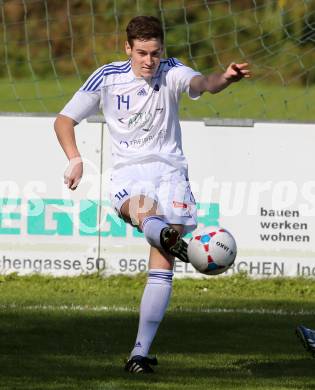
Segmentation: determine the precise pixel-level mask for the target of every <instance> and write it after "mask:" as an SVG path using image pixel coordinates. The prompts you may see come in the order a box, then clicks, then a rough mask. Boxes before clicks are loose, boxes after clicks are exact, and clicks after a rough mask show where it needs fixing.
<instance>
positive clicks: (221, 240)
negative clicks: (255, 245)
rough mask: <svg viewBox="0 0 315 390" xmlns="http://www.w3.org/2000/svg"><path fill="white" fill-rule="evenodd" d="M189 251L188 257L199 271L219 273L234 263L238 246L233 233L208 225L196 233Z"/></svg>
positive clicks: (208, 273)
mask: <svg viewBox="0 0 315 390" xmlns="http://www.w3.org/2000/svg"><path fill="white" fill-rule="evenodd" d="M187 251H188V259H189V261H190V262H191V264H192V265H193V266H194V267H195V268H196V270H197V271H199V272H201V273H203V274H206V275H218V274H221V273H223V272H225V271H226V270H227V269H228V268H229V267H230V266H231V265H232V264H233V263H234V260H235V257H236V252H237V248H236V243H235V240H234V238H233V236H232V234H231V233H229V232H228V231H227V230H226V229H222V228H221V227H218V226H208V227H206V228H204V229H202V230H200V231H197V232H196V233H194V235H193V237H192V238H191V239H190V241H189V243H188V249H187Z"/></svg>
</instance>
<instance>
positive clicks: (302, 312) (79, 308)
mask: <svg viewBox="0 0 315 390" xmlns="http://www.w3.org/2000/svg"><path fill="white" fill-rule="evenodd" d="M14 309H18V310H30V311H31V310H35V311H36V310H38V311H41V310H44V311H95V312H118V313H138V311H139V309H138V308H133V307H127V306H88V305H87V306H82V305H25V306H24V305H21V304H15V303H11V304H7V305H5V304H2V305H0V310H14ZM168 313H200V314H202V313H205V314H208V313H210V314H211V313H213V314H225V313H227V314H254V315H256V314H264V315H278V316H315V310H303V309H302V310H283V309H264V308H261V309H246V308H244V309H224V308H217V307H214V308H208V309H207V308H194V309H190V308H187V309H186V308H182V307H177V308H174V309H170V310H168Z"/></svg>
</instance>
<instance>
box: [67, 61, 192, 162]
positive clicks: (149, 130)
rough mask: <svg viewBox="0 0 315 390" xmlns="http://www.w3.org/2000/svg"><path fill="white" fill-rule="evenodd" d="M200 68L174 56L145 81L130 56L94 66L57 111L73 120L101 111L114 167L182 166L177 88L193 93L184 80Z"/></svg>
mask: <svg viewBox="0 0 315 390" xmlns="http://www.w3.org/2000/svg"><path fill="white" fill-rule="evenodd" d="M196 75H200V73H199V72H196V71H194V70H193V69H191V68H189V67H187V66H184V65H183V64H181V63H180V62H179V61H178V60H176V59H175V58H169V59H166V60H163V59H162V60H161V63H160V66H159V68H158V69H157V71H156V74H155V76H154V77H152V78H151V79H150V80H149V81H148V80H146V79H144V78H142V77H136V76H135V75H134V73H133V71H132V68H131V63H130V60H128V61H125V62H113V63H111V64H108V65H104V66H102V67H100V68H99V69H97V70H96V71H95V72H94V73H93V74H92V75H91V76H90V77H89V79H88V80H87V81H86V82H85V84H84V85H83V86H82V87H81V88H80V90H79V91H78V92H76V94H75V95H74V96H73V98H72V99H71V100H70V101H69V103H68V104H67V105H66V106H65V107H64V109H63V110H62V111H61V114H62V115H66V116H68V117H70V118H72V119H73V120H75V121H76V122H78V123H79V122H80V121H81V120H82V119H84V118H86V117H88V116H90V115H91V114H93V113H95V112H97V111H98V109H99V107H100V108H101V109H102V111H103V113H104V117H105V120H106V123H107V125H108V129H109V131H110V134H111V140H112V143H111V150H112V159H113V161H112V163H113V167H114V168H119V167H123V166H127V165H130V164H133V163H141V162H152V161H164V162H166V163H168V164H171V165H173V166H174V167H176V168H179V169H181V168H184V169H185V168H187V163H186V159H185V156H184V154H183V150H182V139H181V129H180V124H179V119H178V103H179V98H180V95H181V93H183V92H187V93H188V95H189V97H190V98H191V99H196V98H198V97H199V95H193V94H192V92H191V91H190V88H189V84H190V80H191V79H192V77H194V76H196Z"/></svg>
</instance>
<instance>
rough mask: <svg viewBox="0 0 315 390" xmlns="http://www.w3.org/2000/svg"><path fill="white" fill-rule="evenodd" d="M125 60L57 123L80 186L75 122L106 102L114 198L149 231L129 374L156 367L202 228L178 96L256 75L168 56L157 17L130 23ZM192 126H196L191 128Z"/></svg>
mask: <svg viewBox="0 0 315 390" xmlns="http://www.w3.org/2000/svg"><path fill="white" fill-rule="evenodd" d="M126 32H127V41H126V43H125V51H126V54H127V56H128V57H129V58H128V59H127V60H126V61H122V62H113V63H110V64H107V65H104V66H102V67H100V68H99V69H97V70H96V71H95V72H94V73H93V74H92V75H91V76H90V77H89V78H88V80H87V81H86V82H85V84H83V86H82V87H81V88H80V89H79V91H77V92H76V93H75V95H74V96H73V97H72V99H71V100H70V101H69V102H68V103H67V104H66V106H65V107H64V108H63V110H62V111H61V112H60V114H59V115H58V117H57V118H56V121H55V131H56V134H57V137H58V140H59V142H60V144H61V146H62V148H63V150H64V152H65V154H66V156H67V157H68V159H69V166H68V168H67V170H66V172H65V184H66V185H67V186H68V188H69V189H71V190H75V189H76V188H77V186H78V184H79V182H80V179H81V177H82V174H83V163H82V159H81V156H80V152H79V150H78V148H77V145H76V140H75V132H74V126H75V125H76V124H78V123H80V122H81V120H82V119H84V118H87V117H88V116H89V115H91V114H93V113H95V112H96V111H97V110H98V108H99V106H100V107H101V109H102V111H103V113H104V117H105V120H106V123H107V126H108V130H109V133H110V136H111V143H112V145H111V148H112V175H111V185H110V197H111V202H112V205H113V207H114V208H115V210H116V211H117V213H118V215H119V216H120V217H121V218H122V219H123V220H124V221H126V222H128V223H130V224H132V225H133V226H136V227H137V228H138V229H139V230H141V231H142V232H143V233H144V236H145V238H146V240H147V241H148V243H149V244H150V255H149V273H148V279H147V284H146V287H145V290H144V293H143V296H142V300H141V306H140V319H139V328H138V334H137V338H136V342H135V345H134V348H133V350H132V351H131V354H130V358H129V360H128V361H127V363H126V365H125V370H127V371H129V372H152V371H153V370H152V367H151V366H152V365H155V364H157V361H156V359H155V358H149V357H148V352H149V349H150V346H151V343H152V341H153V339H154V337H155V334H156V332H157V329H158V326H159V324H160V322H161V320H162V319H163V317H164V313H165V311H166V308H167V306H168V302H169V299H170V295H171V290H172V278H173V272H172V269H173V263H174V257H177V258H178V259H180V260H181V261H184V262H188V258H187V243H186V242H185V241H184V240H183V239H182V238H181V237H182V235H183V234H185V233H187V232H189V231H192V230H193V229H195V227H196V208H195V200H194V197H193V194H192V192H191V189H190V185H189V181H188V170H187V162H186V159H185V156H184V154H183V150H182V142H181V130H180V124H179V118H178V104H179V98H180V95H181V94H182V93H184V92H186V93H187V94H188V96H189V97H190V98H191V99H198V98H199V97H200V95H201V94H202V93H203V92H211V93H217V92H219V91H221V90H222V89H224V88H226V87H227V86H228V85H230V84H231V83H232V82H235V81H239V80H240V79H242V78H243V77H250V72H249V70H248V64H247V63H241V64H236V63H232V64H231V65H229V66H228V68H227V69H226V71H225V72H223V73H219V74H212V75H209V76H203V75H201V74H200V73H199V72H196V71H195V70H193V69H191V68H189V67H187V66H185V65H183V64H182V63H181V62H180V61H178V60H177V59H176V58H167V59H163V58H162V55H163V41H164V36H163V29H162V26H161V23H160V21H159V20H158V19H156V18H155V17H152V16H137V17H135V18H133V19H132V20H131V21H130V22H129V23H128V26H127V29H126ZM192 131H193V129H192Z"/></svg>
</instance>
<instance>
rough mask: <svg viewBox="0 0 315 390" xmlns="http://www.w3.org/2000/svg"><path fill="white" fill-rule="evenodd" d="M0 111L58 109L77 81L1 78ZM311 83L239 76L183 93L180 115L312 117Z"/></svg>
mask: <svg viewBox="0 0 315 390" xmlns="http://www.w3.org/2000/svg"><path fill="white" fill-rule="evenodd" d="M0 83H1V89H0V112H42V113H45V112H46V113H54V112H55V113H56V112H59V111H60V110H61V109H62V108H63V106H64V105H65V104H66V103H67V101H68V100H69V99H70V98H71V97H72V95H73V94H74V92H75V91H77V90H78V88H80V86H81V84H82V83H81V82H80V81H79V80H78V79H75V78H62V79H53V78H49V77H48V78H45V79H43V80H36V82H35V81H32V80H30V79H17V80H14V81H10V80H8V79H1V80H0ZM314 98H315V87H314V86H310V87H308V88H305V87H301V86H294V85H291V86H287V85H281V84H276V83H275V84H272V83H270V82H269V83H263V82H256V81H255V80H254V79H253V81H246V80H243V81H242V82H240V83H235V84H233V85H231V86H230V87H229V88H227V89H226V90H224V91H222V92H220V93H219V94H216V95H211V94H208V93H205V94H204V95H203V96H202V97H201V98H200V99H199V100H198V102H194V101H191V100H190V99H189V98H188V97H187V96H185V94H184V95H183V98H182V102H181V104H180V117H181V118H182V119H202V118H252V119H258V120H259V119H260V120H292V121H314V120H315V112H314V109H313V106H312V104H311V102H312V101H314Z"/></svg>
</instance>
